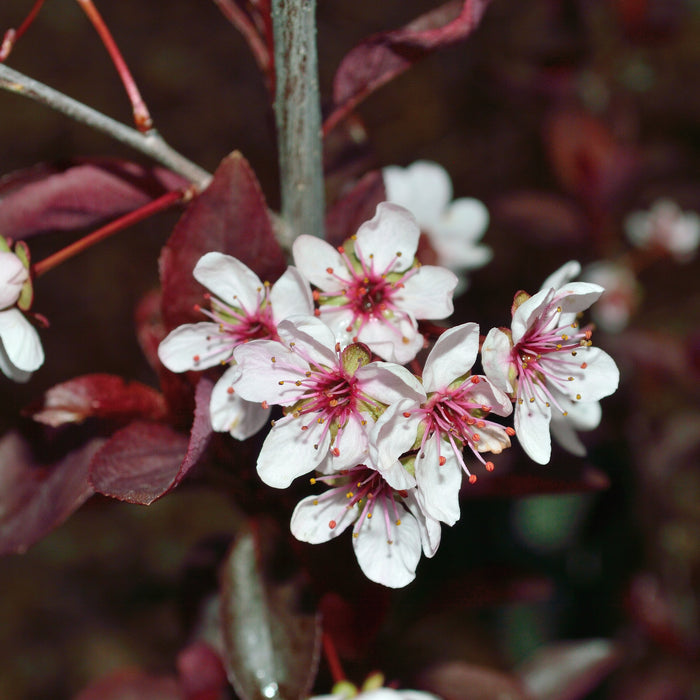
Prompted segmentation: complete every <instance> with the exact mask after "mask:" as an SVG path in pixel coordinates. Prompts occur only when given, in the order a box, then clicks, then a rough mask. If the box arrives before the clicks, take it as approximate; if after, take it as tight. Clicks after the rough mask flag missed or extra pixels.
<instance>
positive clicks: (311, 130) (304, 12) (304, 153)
mask: <svg viewBox="0 0 700 700" xmlns="http://www.w3.org/2000/svg"><path fill="white" fill-rule="evenodd" d="M315 9H316V2H315V0H273V2H272V26H273V31H274V36H275V76H276V80H275V82H276V89H275V116H276V120H277V135H278V142H279V151H280V153H279V161H280V180H281V183H282V218H283V219H284V220H285V221H286V222H287V223H288V224H289V226H290V227H291V229H292V232H293V235H294V236H295V237H296V236H299V235H300V234H302V233H307V234H311V235H313V236H319V237H323V206H324V204H323V200H324V190H323V161H322V157H321V105H320V100H319V89H318V61H317V58H316V17H315Z"/></svg>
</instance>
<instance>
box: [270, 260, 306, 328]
mask: <svg viewBox="0 0 700 700" xmlns="http://www.w3.org/2000/svg"><path fill="white" fill-rule="evenodd" d="M270 304H271V305H272V316H273V318H274V319H275V322H276V323H279V322H280V321H283V320H284V319H285V318H289V317H290V316H298V315H300V314H303V315H307V316H312V315H313V313H314V300H313V298H312V297H311V289H310V288H309V283H308V282H307V281H306V280H305V279H304V277H303V276H302V274H301V273H300V272H299V270H297V269H296V268H295V267H288V268H287V269H286V270H285V272H284V274H283V275H282V276H281V277H280V278H279V279H278V280H277V282H275V283H274V284H273V285H272V289H270Z"/></svg>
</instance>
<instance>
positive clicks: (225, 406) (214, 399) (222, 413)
mask: <svg viewBox="0 0 700 700" xmlns="http://www.w3.org/2000/svg"><path fill="white" fill-rule="evenodd" d="M235 373H236V368H235V367H229V368H228V369H227V370H226V372H224V374H223V375H221V378H220V379H219V381H218V382H217V383H216V384H215V385H214V389H213V390H212V392H211V399H210V402H209V414H210V417H211V426H212V428H213V429H214V430H216V431H217V432H220V433H225V432H228V433H230V434H231V436H232V437H234V438H236V439H237V440H247V439H248V438H249V437H252V436H253V435H255V433H257V432H258V431H259V430H261V429H262V427H263V426H264V425H265V423H266V422H267V420H268V419H269V417H270V409H269V408H263V407H262V406H261V405H260V404H258V403H252V402H250V401H246V400H245V399H242V398H241V397H240V396H238V394H236V393H229V388H230V387H231V383H232V379H233V377H234V376H235Z"/></svg>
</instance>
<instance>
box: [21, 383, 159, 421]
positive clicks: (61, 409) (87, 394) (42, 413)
mask: <svg viewBox="0 0 700 700" xmlns="http://www.w3.org/2000/svg"><path fill="white" fill-rule="evenodd" d="M25 413H28V414H29V415H31V416H32V418H34V420H36V421H38V422H40V423H45V424H46V425H51V426H54V427H57V426H59V425H65V424H66V423H81V422H83V421H84V420H85V419H87V418H90V417H95V418H112V419H122V420H123V419H130V418H144V419H150V420H160V419H162V418H164V417H165V413H166V406H165V402H164V400H163V397H162V395H161V394H159V393H158V392H157V391H156V390H155V389H152V388H151V387H149V386H146V385H145V384H140V383H139V382H129V383H128V384H127V383H126V382H125V381H124V380H123V379H122V378H121V377H116V376H113V375H110V374H87V375H85V376H83V377H77V378H76V379H71V380H70V381H67V382H63V383H62V384H57V385H56V386H54V387H52V388H51V389H49V390H48V391H47V392H46V393H45V394H44V396H43V399H42V400H41V401H40V402H39V404H38V405H34V406H30V407H29V409H27V411H25Z"/></svg>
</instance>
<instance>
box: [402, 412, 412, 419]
mask: <svg viewBox="0 0 700 700" xmlns="http://www.w3.org/2000/svg"><path fill="white" fill-rule="evenodd" d="M403 417H404V418H410V417H411V414H410V412H409V411H404V412H403Z"/></svg>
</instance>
